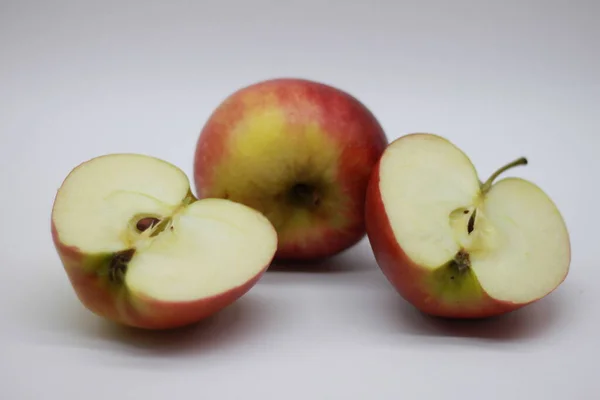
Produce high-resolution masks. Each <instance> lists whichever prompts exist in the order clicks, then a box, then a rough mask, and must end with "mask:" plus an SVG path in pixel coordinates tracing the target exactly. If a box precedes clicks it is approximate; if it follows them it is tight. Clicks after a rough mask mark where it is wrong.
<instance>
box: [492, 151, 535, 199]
mask: <svg viewBox="0 0 600 400" xmlns="http://www.w3.org/2000/svg"><path fill="white" fill-rule="evenodd" d="M519 165H527V158H525V157H521V158H519V159H517V160H515V161H513V162H511V163H508V164H506V165H505V166H504V167H502V168H500V169H498V170H497V171H496V172H494V173H493V174H492V176H490V177H489V179H488V180H487V181H485V183H484V184H483V185H481V191H482V192H483V193H487V192H488V191H489V190H490V189H491V188H492V184H493V183H494V180H496V178H498V176H500V174H502V173H503V172H505V171H506V170H509V169H511V168H513V167H517V166H519Z"/></svg>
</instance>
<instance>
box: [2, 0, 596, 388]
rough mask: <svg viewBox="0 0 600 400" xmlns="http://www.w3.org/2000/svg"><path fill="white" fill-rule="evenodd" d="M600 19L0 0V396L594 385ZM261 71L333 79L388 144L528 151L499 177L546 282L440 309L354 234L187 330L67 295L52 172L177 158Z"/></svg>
mask: <svg viewBox="0 0 600 400" xmlns="http://www.w3.org/2000/svg"><path fill="white" fill-rule="evenodd" d="M599 15H600V3H599V2H597V1H594V0H589V1H566V0H565V1H560V2H559V1H535V2H534V1H496V2H491V1H473V2H466V1H454V2H450V1H448V2H444V1H438V2H433V1H414V2H408V1H387V0H381V1H335V2H327V3H326V2H320V1H317V0H305V1H302V2H285V1H247V2H244V1H241V0H240V1H237V2H233V1H197V2H193V1H177V2H167V1H164V2H158V1H141V0H139V1H136V2H131V1H130V2H118V1H103V2H91V1H79V2H76V1H73V2H71V3H70V4H68V3H67V2H65V1H53V2H44V1H41V0H40V1H37V2H33V1H7V0H4V1H2V2H1V3H0V60H1V61H0V159H1V160H2V169H1V172H0V179H1V181H0V183H1V187H2V198H1V199H0V205H1V208H0V209H2V211H3V227H4V229H2V233H0V235H1V236H2V237H1V239H2V240H1V243H2V250H3V260H2V264H1V267H2V276H3V279H2V280H1V281H0V293H1V296H2V297H1V300H2V306H1V307H0V313H1V314H0V321H1V324H2V325H1V328H2V329H0V369H1V371H0V372H1V373H0V398H1V399H6V400H21V399H80V398H85V399H87V400H95V399H107V398H119V399H147V400H150V399H167V398H168V399H171V398H173V399H184V398H185V399H187V398H198V399H239V398H249V399H259V398H261V399H307V398H309V399H338V398H339V399H429V398H432V399H433V398H436V399H486V400H496V399H573V400H588V399H589V400H593V399H598V398H600V397H599V396H600V382H599V380H598V368H597V365H598V362H599V357H600V325H599V323H600V318H599V317H600V294H598V290H597V284H598V281H599V280H600V268H599V259H600V246H599V243H598V233H597V231H596V227H597V226H598V225H599V224H600V220H599V218H598V212H597V208H596V207H597V205H598V194H599V193H598V185H597V180H598V176H599V166H600V161H599V160H600V157H598V155H597V153H598V151H599V150H600V139H599V137H600V136H599V135H600V133H599V132H600V114H599V112H598V107H599V105H600V78H599V74H598V71H600V55H599V54H600V52H599V51H598V38H599V37H600V25H599V24H598V23H597V18H598V16H599ZM275 76H301V77H305V78H311V79H316V80H319V81H323V82H327V83H330V84H333V85H336V86H339V87H341V88H343V89H345V90H348V91H349V92H351V93H353V94H354V95H356V96H357V97H359V98H360V99H361V100H363V101H364V102H365V103H366V104H367V105H368V106H369V107H370V108H371V109H372V110H373V111H374V112H375V114H376V115H377V117H378V118H379V119H380V121H381V123H382V125H383V126H384V128H385V129H386V131H387V133H388V135H389V137H390V139H393V138H395V137H398V136H399V135H401V134H403V133H407V132H414V131H429V132H435V133H438V134H441V135H444V136H446V137H448V138H450V139H451V140H452V141H453V142H455V143H456V144H457V145H459V146H460V147H461V148H462V149H463V150H465V151H466V152H467V153H468V154H469V155H470V156H471V157H472V159H473V161H474V163H475V165H476V166H477V167H478V168H479V171H480V173H481V175H482V176H487V175H488V174H489V173H491V172H492V170H494V169H495V168H497V167H498V166H500V165H503V164H504V163H505V162H507V161H510V160H512V159H514V158H516V157H518V156H521V155H525V156H527V157H528V158H529V160H530V165H529V166H528V167H525V168H519V169H518V170H514V171H513V174H516V175H518V176H522V177H525V178H528V179H531V180H533V181H535V182H536V183H538V184H539V185H540V186H541V187H542V188H544V190H545V191H546V192H547V193H549V194H550V195H551V196H552V198H553V199H554V200H555V202H556V203H557V204H558V206H559V207H560V209H561V211H562V212H563V214H564V217H565V219H566V221H567V224H568V226H569V229H570V232H571V239H572V245H573V258H572V269H571V273H570V275H569V277H568V278H567V280H566V281H565V283H564V284H563V285H562V286H561V287H560V288H559V289H558V290H557V291H556V292H555V293H553V294H552V295H551V296H549V297H547V298H546V299H544V300H543V301H541V302H539V303H536V304H535V305H533V306H531V307H529V308H527V309H525V310H522V311H520V312H517V313H514V314H511V315H510V316H508V317H506V318H501V319H495V320H490V321H487V322H479V323H441V322H436V321H434V320H431V319H428V318H425V317H423V316H421V315H420V314H418V313H417V312H415V311H414V310H413V309H412V308H411V307H410V306H409V305H407V304H406V303H405V302H404V301H402V300H401V299H400V298H399V296H397V295H396V294H395V292H394V291H393V290H392V289H391V287H390V285H389V284H388V283H387V281H386V280H385V279H384V278H383V275H382V274H381V273H380V272H379V270H378V269H377V267H376V264H375V263H374V260H373V257H372V255H371V253H370V250H369V246H368V243H367V242H366V241H363V242H362V243H361V244H360V245H358V246H357V247H355V248H354V249H352V250H351V251H349V252H348V253H346V254H344V255H343V256H341V257H338V258H335V259H333V260H331V261H330V262H329V263H328V264H327V265H325V266H323V270H322V272H318V273H309V272H306V271H301V270H294V271H292V272H271V273H269V274H268V275H266V276H265V277H264V279H263V280H262V281H261V282H260V283H259V284H258V285H257V286H256V287H255V288H254V290H252V291H251V292H250V293H249V294H248V295H247V296H246V297H244V298H243V300H242V301H240V302H239V303H237V304H236V305H235V306H233V307H231V308H230V309H228V310H227V311H225V312H223V313H222V314H220V315H219V316H218V317H217V318H215V319H213V320H211V321H209V322H207V323H204V324H201V325H199V326H196V327H194V328H191V329H187V330H184V331H179V332H172V333H163V334H148V333H141V332H132V331H127V330H122V329H117V328H114V327H113V326H111V325H110V324H107V323H105V322H103V321H101V320H99V319H98V318H97V317H95V316H93V315H91V314H90V313H88V312H87V311H85V310H84V309H83V308H82V306H81V305H80V304H79V303H78V301H77V300H76V298H75V296H74V294H73V291H72V289H71V288H70V285H69V284H68V281H67V279H66V276H65V274H64V272H63V270H62V267H61V265H60V263H59V261H58V258H57V256H56V254H55V251H54V249H53V247H52V243H51V238H50V229H49V226H50V225H49V216H50V208H51V205H52V201H53V197H54V194H55V191H56V189H57V188H58V186H59V185H60V183H61V181H62V179H63V178H64V177H65V176H66V174H67V173H68V172H69V171H70V170H71V168H73V167H74V166H75V165H76V164H78V163H79V162H81V161H83V160H85V159H88V158H91V157H93V156H96V155H99V154H104V153H109V152H121V151H134V152H142V153H149V154H152V155H154V156H158V157H161V158H164V159H166V160H169V161H171V162H174V163H176V164H177V165H179V166H180V167H182V168H183V169H184V170H185V171H186V172H188V173H191V166H192V156H193V150H194V145H195V141H196V139H197V132H198V131H199V129H200V127H201V126H202V124H203V123H204V121H205V120H206V118H207V116H208V114H209V113H210V112H211V111H212V109H213V108H214V107H215V106H216V105H217V104H218V103H219V102H220V101H221V100H222V99H223V98H224V97H225V96H226V95H228V94H229V93H230V92H232V91H233V90H235V89H237V88H239V87H240V86H243V85H246V84H248V83H251V82H254V81H258V80H261V79H265V78H270V77H275Z"/></svg>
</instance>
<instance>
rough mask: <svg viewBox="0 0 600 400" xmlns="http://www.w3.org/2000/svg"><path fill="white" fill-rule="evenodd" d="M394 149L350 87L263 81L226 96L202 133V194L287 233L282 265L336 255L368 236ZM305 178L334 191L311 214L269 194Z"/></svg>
mask: <svg viewBox="0 0 600 400" xmlns="http://www.w3.org/2000/svg"><path fill="white" fill-rule="evenodd" d="M267 138H268V139H269V140H271V142H269V143H267ZM386 145H387V138H386V136H385V134H384V132H383V129H382V128H381V126H380V124H379V123H378V121H377V120H376V118H375V117H374V116H373V114H372V113H371V112H370V111H369V110H368V109H367V108H366V107H365V106H364V105H363V104H362V103H360V102H359V101H358V100H357V99H356V98H354V97H352V96H351V95H349V94H348V93H346V92H344V91H342V90H339V89H337V88H334V87H331V86H328V85H325V84H322V83H318V82H314V81H309V80H303V79H292V78H289V79H287V78H281V79H272V80H267V81H262V82H258V83H255V84H252V85H250V86H247V87H245V88H242V89H240V90H238V91H237V92H234V93H233V94H231V95H230V96H229V97H228V98H226V99H225V100H224V101H223V102H222V103H221V104H220V105H219V106H218V107H217V109H216V110H215V111H214V112H213V113H212V114H211V116H210V118H209V119H208V121H207V122H206V124H205V126H204V127H203V129H202V131H201V132H200V136H199V139H198V142H197V146H196V153H195V159H194V182H195V186H196V195H197V196H198V197H199V198H205V197H219V198H228V199H231V200H234V201H237V202H240V203H243V204H245V205H247V206H250V207H252V208H255V209H258V210H259V211H261V212H262V213H263V214H265V216H267V218H269V220H270V221H271V223H272V224H273V225H274V226H275V228H276V230H277V233H278V243H279V245H278V249H277V252H276V256H275V258H276V259H278V260H285V259H288V260H313V259H319V258H325V257H329V256H332V255H334V254H336V253H339V252H341V251H343V250H345V249H347V248H349V247H351V246H352V245H354V244H355V243H356V242H358V241H359V240H360V239H362V238H363V237H364V236H365V234H366V229H365V223H364V200H365V193H366V188H367V184H368V180H369V176H370V173H371V170H372V168H373V166H374V165H375V163H376V162H377V160H378V159H379V156H380V155H381V153H382V152H383V150H384V149H385V147H386ZM320 171H325V172H323V174H321V172H320ZM302 174H307V175H310V176H311V177H312V178H311V179H313V178H314V179H317V180H319V179H322V182H321V183H320V184H322V186H323V187H324V188H325V189H327V190H330V191H331V193H332V194H331V195H330V196H329V195H328V196H329V198H328V199H329V200H328V201H324V202H323V204H321V205H320V206H319V207H318V208H317V209H315V210H311V211H310V212H309V213H304V214H302V213H303V210H299V211H294V210H284V208H285V207H286V206H285V205H282V201H281V200H280V199H277V198H275V196H272V197H268V196H263V195H262V194H261V193H260V192H261V191H272V192H277V190H278V189H281V192H285V190H286V188H287V187H288V186H291V185H292V184H293V183H299V182H302V179H303V177H302V176H301V175H302ZM319 174H321V175H319ZM326 200H327V199H326Z"/></svg>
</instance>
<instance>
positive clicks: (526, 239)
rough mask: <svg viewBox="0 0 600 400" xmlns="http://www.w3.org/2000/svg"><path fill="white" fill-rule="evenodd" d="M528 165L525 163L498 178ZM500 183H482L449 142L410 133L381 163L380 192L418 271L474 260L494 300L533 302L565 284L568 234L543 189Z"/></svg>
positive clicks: (518, 181) (513, 181)
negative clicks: (454, 262)
mask: <svg viewBox="0 0 600 400" xmlns="http://www.w3.org/2000/svg"><path fill="white" fill-rule="evenodd" d="M525 163H526V160H524V159H519V160H517V161H515V162H514V163H511V164H509V165H507V167H504V168H501V169H500V170H499V171H498V173H497V174H494V175H493V176H492V178H493V179H495V178H497V177H498V175H499V174H500V173H502V172H504V171H505V170H506V169H508V168H509V167H512V166H516V165H523V164H525ZM493 179H491V180H489V181H487V182H486V183H483V184H482V183H481V182H480V181H479V178H478V176H477V173H476V171H475V168H474V166H473V164H472V162H471V161H470V159H469V158H468V157H467V156H466V155H465V154H464V153H463V152H462V151H461V150H460V149H458V148H457V147H456V146H455V145H453V144H452V143H451V142H450V141H448V140H447V139H445V138H443V137H441V136H437V135H432V134H411V135H407V136H404V137H402V138H400V139H397V140H396V141H394V142H393V143H392V144H390V146H389V147H388V149H386V152H385V153H384V155H383V156H382V158H381V160H380V176H379V192H380V195H381V198H382V202H383V204H384V209H385V212H386V213H387V217H388V220H389V222H390V227H391V229H392V231H393V234H394V236H395V239H396V242H397V243H398V245H399V246H400V247H401V249H402V250H403V252H404V253H405V254H406V255H407V257H408V258H409V259H410V260H412V261H413V262H414V264H415V265H417V266H419V267H420V268H423V269H425V270H429V271H433V270H437V269H439V268H446V267H447V266H448V265H449V263H451V262H452V261H453V260H456V259H457V257H459V258H463V259H465V255H467V257H466V260H467V261H468V265H467V266H468V267H469V268H470V269H471V271H472V272H474V275H475V276H476V278H477V279H478V281H479V284H480V285H481V287H482V289H483V290H484V291H485V292H486V293H487V294H488V295H489V296H490V297H492V298H494V299H497V300H500V301H505V302H511V303H528V302H531V301H533V300H535V299H538V298H540V297H543V296H544V295H546V294H548V293H550V292H551V291H552V290H554V289H555V288H556V287H557V286H558V285H559V284H560V283H561V282H562V281H563V280H564V279H565V277H566V275H567V273H568V269H569V264H570V242H569V235H568V232H567V228H566V225H565V222H564V220H563V218H562V216H561V214H560V213H559V211H558V209H557V207H556V205H555V204H554V203H553V202H552V200H550V198H549V197H548V196H547V195H546V194H545V193H544V192H543V191H542V190H541V189H540V188H539V187H538V186H536V185H535V184H533V183H531V182H528V181H525V180H523V179H517V178H507V179H503V180H501V181H499V182H496V183H494V184H492V181H493ZM465 265H466V264H465ZM454 266H456V264H455V265H454ZM451 278H452V279H455V277H454V276H453V275H452V276H451Z"/></svg>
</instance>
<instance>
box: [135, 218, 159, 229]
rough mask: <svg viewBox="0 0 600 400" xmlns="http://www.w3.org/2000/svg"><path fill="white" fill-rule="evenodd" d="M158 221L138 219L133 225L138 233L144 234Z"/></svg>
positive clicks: (154, 219) (155, 219)
mask: <svg viewBox="0 0 600 400" xmlns="http://www.w3.org/2000/svg"><path fill="white" fill-rule="evenodd" d="M159 222H160V220H159V219H158V218H154V217H146V218H142V219H140V220H139V221H138V222H137V224H136V225H135V227H136V229H137V230H138V231H140V232H144V231H145V230H146V229H150V228H152V227H153V226H154V225H156V224H158V223H159Z"/></svg>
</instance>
